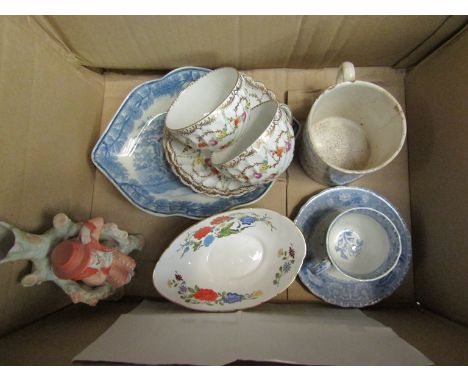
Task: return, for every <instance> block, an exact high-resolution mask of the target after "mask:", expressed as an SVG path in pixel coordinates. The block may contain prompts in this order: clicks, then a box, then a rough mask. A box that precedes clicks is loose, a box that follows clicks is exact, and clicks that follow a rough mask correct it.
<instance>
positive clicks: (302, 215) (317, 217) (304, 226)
mask: <svg viewBox="0 0 468 382" xmlns="http://www.w3.org/2000/svg"><path fill="white" fill-rule="evenodd" d="M355 207H368V208H372V209H374V210H377V211H378V212H380V213H382V214H383V215H385V216H386V217H387V218H388V219H389V220H390V221H391V222H392V223H393V225H394V227H395V228H396V230H397V231H398V234H399V235H400V240H401V254H400V257H399V259H398V262H397V264H396V265H395V267H394V268H393V269H392V270H391V272H389V273H388V274H387V275H386V276H384V277H382V278H379V279H377V280H373V281H360V280H355V279H352V278H350V277H347V276H346V275H344V274H342V273H340V272H339V271H338V269H336V268H335V267H334V266H333V265H332V264H331V262H330V260H329V259H328V257H327V249H326V236H327V230H328V227H329V225H330V223H331V222H332V221H333V219H334V218H335V217H336V216H337V215H338V214H339V213H341V212H343V211H347V210H349V209H351V208H355ZM294 222H295V223H296V225H297V226H298V227H299V229H300V230H301V231H302V233H303V234H304V237H305V238H306V241H307V255H306V258H305V260H304V264H303V265H302V268H301V270H300V272H299V278H300V279H301V281H302V282H303V284H304V285H305V286H306V287H307V288H308V289H309V290H310V291H311V292H312V293H313V294H314V295H316V296H318V297H320V298H321V299H322V300H324V301H326V302H328V303H330V304H334V305H338V306H341V307H353V308H362V307H364V306H369V305H373V304H376V303H377V302H379V301H381V300H382V299H384V298H386V297H388V296H390V295H391V294H392V293H393V292H394V291H395V290H396V289H397V288H398V287H399V286H400V284H401V283H402V282H403V280H404V278H405V276H406V274H407V272H408V269H409V267H410V263H411V257H412V252H411V236H410V233H409V230H408V228H407V227H406V224H405V222H404V221H403V219H402V217H401V216H400V214H399V213H398V211H397V210H396V209H395V207H393V206H392V205H391V204H390V202H388V201H387V200H386V199H384V198H383V197H381V196H380V195H377V194H376V193H375V192H373V191H370V190H367V189H363V188H358V187H333V188H329V189H326V190H325V191H322V192H321V193H319V194H317V195H315V196H313V197H311V198H310V199H309V200H308V201H307V202H306V203H305V204H304V205H303V206H302V208H301V210H300V211H299V214H298V215H297V217H296V219H295V221H294Z"/></svg>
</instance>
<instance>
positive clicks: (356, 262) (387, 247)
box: [326, 207, 401, 281]
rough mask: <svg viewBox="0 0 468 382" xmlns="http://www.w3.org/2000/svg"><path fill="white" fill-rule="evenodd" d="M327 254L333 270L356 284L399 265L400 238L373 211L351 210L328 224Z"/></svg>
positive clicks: (388, 271)
mask: <svg viewBox="0 0 468 382" xmlns="http://www.w3.org/2000/svg"><path fill="white" fill-rule="evenodd" d="M326 246H327V253H328V257H329V258H330V261H331V262H332V264H333V265H334V266H335V268H336V269H337V270H338V271H339V272H340V273H342V274H344V275H345V276H347V277H350V278H352V279H354V280H356V281H374V280H378V279H380V278H382V277H384V276H386V275H388V274H389V273H390V272H391V271H392V270H393V268H394V267H395V266H396V264H397V263H398V259H399V257H400V254H401V239H400V234H399V233H398V230H397V229H396V227H395V225H394V224H393V223H392V222H391V220H390V219H388V218H387V217H386V216H385V215H384V214H382V213H381V212H379V211H376V210H374V209H372V208H365V207H358V208H351V209H349V210H346V211H345V212H342V213H341V214H339V215H338V216H337V217H336V218H335V219H334V220H333V221H332V223H331V224H330V226H329V228H328V232H327V238H326Z"/></svg>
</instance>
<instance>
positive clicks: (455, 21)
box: [395, 16, 468, 68]
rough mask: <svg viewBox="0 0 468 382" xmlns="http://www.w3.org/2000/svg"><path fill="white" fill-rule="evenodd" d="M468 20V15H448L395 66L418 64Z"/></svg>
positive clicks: (404, 66)
mask: <svg viewBox="0 0 468 382" xmlns="http://www.w3.org/2000/svg"><path fill="white" fill-rule="evenodd" d="M467 22H468V16H447V17H446V18H445V20H444V21H442V23H441V24H440V25H439V27H437V28H436V29H435V30H434V31H433V32H432V33H431V34H429V35H428V36H427V37H426V38H425V39H424V40H423V41H422V42H421V43H420V44H419V45H417V46H416V47H415V48H414V49H413V50H412V51H411V52H409V53H408V54H407V55H406V56H404V57H402V58H401V59H400V60H399V61H398V62H396V63H395V66H396V67H397V68H409V67H412V66H414V65H416V64H417V63H418V62H420V61H421V60H423V59H424V58H425V57H427V55H428V54H430V53H431V52H432V51H433V50H434V49H437V48H438V47H439V46H441V45H442V44H443V43H444V42H445V41H447V40H448V39H450V38H451V37H453V36H454V35H455V34H457V33H458V32H459V31H460V30H462V29H463V28H464V26H466V24H467Z"/></svg>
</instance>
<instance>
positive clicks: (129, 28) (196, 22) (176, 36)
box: [47, 16, 462, 69]
mask: <svg viewBox="0 0 468 382" xmlns="http://www.w3.org/2000/svg"><path fill="white" fill-rule="evenodd" d="M47 20H48V22H49V24H50V25H51V26H52V27H53V28H54V29H55V31H56V32H55V35H56V36H60V38H61V39H62V41H63V43H64V44H65V45H67V46H68V48H69V49H70V50H71V51H73V52H74V53H75V54H76V55H77V56H78V57H79V58H80V62H81V63H82V64H84V65H88V66H93V67H98V68H110V69H172V68H176V67H179V66H186V65H195V66H205V67H219V66H226V65H230V66H235V67H237V68H240V69H256V68H321V67H328V66H338V65H339V64H340V63H341V62H342V61H346V60H349V61H353V62H354V63H355V64H356V65H357V66H392V65H394V64H395V63H397V62H399V61H400V60H401V59H402V58H404V57H406V56H407V55H408V54H409V53H410V52H413V51H414V50H415V48H417V47H418V46H420V45H421V43H422V42H424V46H425V49H426V50H421V52H422V53H421V54H424V52H427V49H428V50H430V49H433V48H435V47H436V44H437V43H438V42H440V41H439V40H437V39H427V37H428V36H430V35H431V34H433V33H434V31H437V30H439V29H440V27H441V24H444V25H445V26H444V30H446V33H449V32H450V31H451V30H452V29H451V28H454V29H453V30H456V28H459V26H460V23H461V22H462V20H461V19H458V18H456V19H454V20H455V21H454V22H453V23H452V22H450V23H447V22H446V20H447V17H446V16H50V17H48V18H47ZM457 20H458V21H457ZM418 58H420V56H418V54H417V52H415V53H414V58H412V59H409V58H408V59H407V61H406V64H407V65H409V64H411V62H413V61H412V60H414V59H418Z"/></svg>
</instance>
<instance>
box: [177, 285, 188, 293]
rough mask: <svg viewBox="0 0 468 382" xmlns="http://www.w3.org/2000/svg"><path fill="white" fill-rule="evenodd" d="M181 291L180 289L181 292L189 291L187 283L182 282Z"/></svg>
mask: <svg viewBox="0 0 468 382" xmlns="http://www.w3.org/2000/svg"><path fill="white" fill-rule="evenodd" d="M179 291H180V292H181V293H185V292H187V287H186V286H185V284H181V286H180V287H179Z"/></svg>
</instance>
